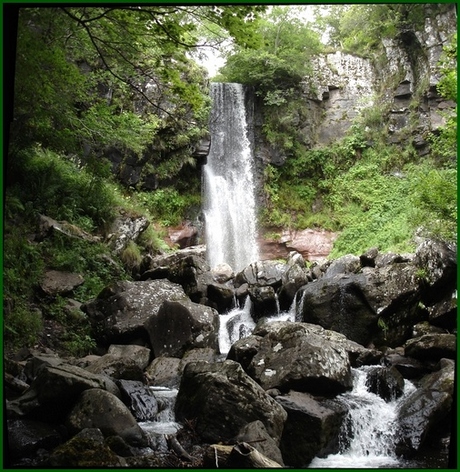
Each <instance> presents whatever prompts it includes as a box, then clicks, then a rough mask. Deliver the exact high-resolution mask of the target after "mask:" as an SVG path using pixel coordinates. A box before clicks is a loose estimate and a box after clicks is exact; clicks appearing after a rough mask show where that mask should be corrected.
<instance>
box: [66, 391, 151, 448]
mask: <svg viewBox="0 0 460 472" xmlns="http://www.w3.org/2000/svg"><path fill="white" fill-rule="evenodd" d="M66 425H67V427H68V429H69V431H70V433H71V434H77V433H78V432H79V431H81V430H83V429H85V428H98V429H100V430H101V432H102V434H103V435H104V437H109V436H120V437H122V438H123V439H124V440H125V441H126V442H127V443H128V444H130V445H132V446H138V447H143V446H147V438H146V436H145V434H144V432H143V431H142V429H141V428H140V426H139V425H138V424H137V422H136V420H135V418H134V416H133V415H132V414H131V412H130V411H129V409H128V407H127V406H126V405H125V404H124V403H123V402H122V401H121V400H120V399H119V398H117V397H116V396H115V395H113V394H111V393H110V392H107V391H105V390H101V389H99V388H92V389H89V390H85V391H84V392H82V393H81V395H80V397H79V398H78V400H77V402H76V403H75V405H74V407H73V408H72V410H71V412H70V413H69V415H68V417H67V421H66Z"/></svg>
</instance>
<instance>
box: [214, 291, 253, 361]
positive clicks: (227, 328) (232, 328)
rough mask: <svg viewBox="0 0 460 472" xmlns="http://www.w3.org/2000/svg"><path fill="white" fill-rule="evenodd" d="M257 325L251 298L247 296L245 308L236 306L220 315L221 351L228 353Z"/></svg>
mask: <svg viewBox="0 0 460 472" xmlns="http://www.w3.org/2000/svg"><path fill="white" fill-rule="evenodd" d="M255 327H256V324H255V323H254V320H253V319H252V317H251V299H250V298H249V297H247V298H246V301H245V302H244V306H243V308H239V307H237V308H234V309H233V310H231V311H229V312H228V313H227V314H225V315H219V351H220V353H221V354H227V353H228V351H229V350H230V348H231V346H232V344H233V343H234V342H235V341H238V339H241V338H244V337H246V336H249V335H250V334H251V333H252V330H253V329H254V328H255Z"/></svg>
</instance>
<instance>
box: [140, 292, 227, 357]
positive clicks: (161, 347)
mask: <svg viewBox="0 0 460 472" xmlns="http://www.w3.org/2000/svg"><path fill="white" fill-rule="evenodd" d="M218 316H219V315H218V313H217V312H216V311H215V310H214V309H213V308H210V307H207V306H204V305H200V304H198V303H193V302H191V301H190V300H181V301H180V302H179V301H169V300H165V301H164V302H163V303H162V304H161V306H160V308H159V310H158V313H157V314H154V315H152V316H150V317H149V318H148V319H147V320H146V321H145V323H144V326H145V328H146V330H147V332H148V334H149V337H150V343H151V345H152V348H153V352H154V354H155V357H161V356H167V357H179V358H180V357H182V356H183V355H184V353H185V352H186V351H187V350H188V349H191V348H202V347H210V348H213V349H216V350H217V349H218V339H217V327H218Z"/></svg>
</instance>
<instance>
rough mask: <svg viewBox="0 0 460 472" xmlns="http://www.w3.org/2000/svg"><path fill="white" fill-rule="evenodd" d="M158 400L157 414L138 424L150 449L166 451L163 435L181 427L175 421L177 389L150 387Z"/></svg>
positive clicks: (174, 431) (174, 432)
mask: <svg viewBox="0 0 460 472" xmlns="http://www.w3.org/2000/svg"><path fill="white" fill-rule="evenodd" d="M150 390H151V391H152V393H153V395H154V397H155V398H156V400H157V402H158V410H159V411H158V414H157V415H156V416H155V420H154V421H143V422H140V423H139V426H140V427H141V428H142V429H143V430H144V431H145V433H146V434H147V435H148V437H149V439H150V444H151V447H152V449H154V450H156V451H160V452H167V451H168V444H167V441H166V438H165V435H174V434H176V433H177V431H178V430H179V429H180V428H181V427H182V425H181V424H180V423H177V422H176V421H175V415H174V405H175V403H176V398H177V392H178V391H177V389H170V388H167V387H150Z"/></svg>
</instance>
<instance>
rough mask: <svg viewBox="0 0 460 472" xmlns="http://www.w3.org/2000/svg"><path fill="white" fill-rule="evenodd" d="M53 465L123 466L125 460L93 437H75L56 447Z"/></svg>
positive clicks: (64, 466) (79, 466)
mask: <svg viewBox="0 0 460 472" xmlns="http://www.w3.org/2000/svg"><path fill="white" fill-rule="evenodd" d="M49 462H50V466H51V467H62V468H66V469H67V468H73V467H78V468H83V467H84V468H87V467H91V468H106V467H121V466H123V463H122V462H123V461H122V459H121V458H120V457H118V456H117V455H116V454H115V453H114V452H113V451H112V450H111V449H110V448H109V447H108V446H106V445H105V444H100V443H97V442H95V441H94V440H92V439H88V438H79V437H74V438H72V439H71V440H70V441H67V442H66V443H65V444H63V445H62V446H59V447H58V448H56V449H55V450H54V451H53V452H52V454H51V456H50V458H49Z"/></svg>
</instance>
